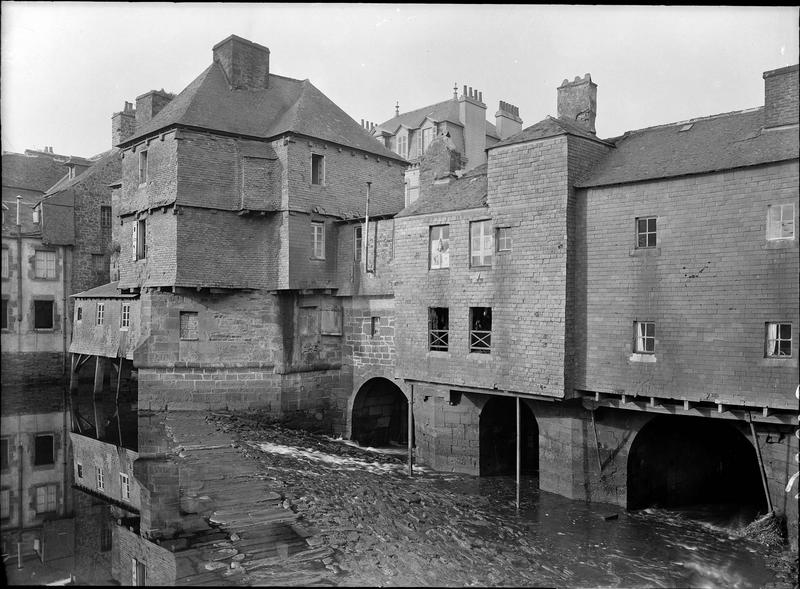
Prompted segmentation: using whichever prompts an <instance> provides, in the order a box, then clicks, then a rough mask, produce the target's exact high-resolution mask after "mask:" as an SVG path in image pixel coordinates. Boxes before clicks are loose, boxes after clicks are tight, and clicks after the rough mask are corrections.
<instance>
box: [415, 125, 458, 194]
mask: <svg viewBox="0 0 800 589" xmlns="http://www.w3.org/2000/svg"><path fill="white" fill-rule="evenodd" d="M462 166H463V160H462V158H461V154H460V153H459V152H458V150H457V149H456V146H455V144H454V143H453V140H452V139H450V137H447V136H444V135H440V136H439V137H437V138H436V139H434V140H433V141H432V142H431V144H430V146H429V147H428V149H427V150H426V151H425V155H423V156H422V158H421V159H420V162H419V190H420V196H422V195H423V194H427V193H428V192H429V191H430V190H431V187H432V186H433V185H434V184H437V185H439V184H449V182H450V180H451V179H452V178H453V176H454V175H455V174H454V173H455V171H456V170H460V169H461V168H462Z"/></svg>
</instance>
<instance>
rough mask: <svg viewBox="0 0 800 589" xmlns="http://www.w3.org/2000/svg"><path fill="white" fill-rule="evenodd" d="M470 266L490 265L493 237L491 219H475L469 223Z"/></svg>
mask: <svg viewBox="0 0 800 589" xmlns="http://www.w3.org/2000/svg"><path fill="white" fill-rule="evenodd" d="M469 249H470V257H469V264H470V266H491V265H492V251H493V250H494V238H493V237H492V222H491V221H475V222H474V223H470V224H469Z"/></svg>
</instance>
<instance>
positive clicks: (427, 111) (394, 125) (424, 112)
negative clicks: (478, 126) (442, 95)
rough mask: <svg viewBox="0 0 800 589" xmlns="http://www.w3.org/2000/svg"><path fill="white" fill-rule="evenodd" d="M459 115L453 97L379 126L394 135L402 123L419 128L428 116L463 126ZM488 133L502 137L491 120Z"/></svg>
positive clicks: (458, 109) (498, 137) (488, 123)
mask: <svg viewBox="0 0 800 589" xmlns="http://www.w3.org/2000/svg"><path fill="white" fill-rule="evenodd" d="M459 116H460V107H459V106H458V100H457V99H455V98H451V99H450V100H445V101H444V102H437V103H436V104H431V105H430V106H423V107H422V108H418V109H416V110H411V111H408V112H405V113H401V114H400V115H398V116H396V117H392V118H391V119H389V120H388V121H385V122H383V123H381V124H380V125H378V128H379V129H384V130H386V131H388V132H390V133H391V134H392V135H394V134H395V133H397V130H398V129H399V128H400V125H405V126H406V127H409V128H411V129H418V128H419V127H420V126H421V125H422V123H423V121H425V119H426V118H430V119H431V120H433V121H436V122H443V121H447V122H449V123H455V124H457V125H460V126H462V127H463V123H461V120H460V119H459ZM486 134H487V135H488V136H490V137H494V138H496V139H500V136H499V135H498V134H497V129H496V128H495V126H494V125H493V124H492V123H490V122H489V121H486Z"/></svg>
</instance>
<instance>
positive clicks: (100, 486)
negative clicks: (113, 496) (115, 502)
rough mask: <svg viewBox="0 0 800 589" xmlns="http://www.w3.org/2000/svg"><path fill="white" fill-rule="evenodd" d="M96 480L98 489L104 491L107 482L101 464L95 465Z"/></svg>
mask: <svg viewBox="0 0 800 589" xmlns="http://www.w3.org/2000/svg"><path fill="white" fill-rule="evenodd" d="M94 480H95V484H96V486H97V490H98V491H104V490H105V488H106V483H105V481H104V480H103V469H102V468H101V467H99V466H95V467H94Z"/></svg>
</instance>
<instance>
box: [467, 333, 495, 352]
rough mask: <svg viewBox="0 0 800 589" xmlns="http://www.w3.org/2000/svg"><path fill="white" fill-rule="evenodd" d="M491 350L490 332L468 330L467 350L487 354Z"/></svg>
mask: <svg viewBox="0 0 800 589" xmlns="http://www.w3.org/2000/svg"><path fill="white" fill-rule="evenodd" d="M491 350H492V332H491V331H476V330H472V331H470V332H469V351H470V352H478V353H479V354H488V353H489V352H491Z"/></svg>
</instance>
